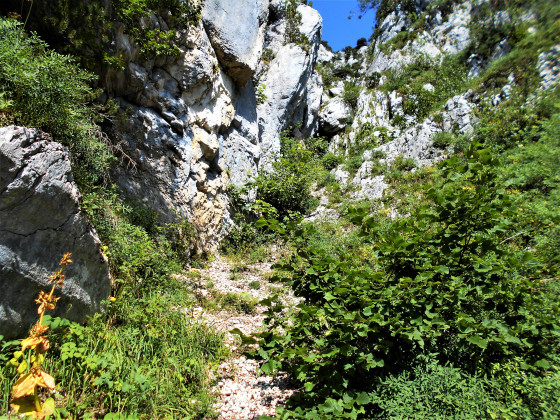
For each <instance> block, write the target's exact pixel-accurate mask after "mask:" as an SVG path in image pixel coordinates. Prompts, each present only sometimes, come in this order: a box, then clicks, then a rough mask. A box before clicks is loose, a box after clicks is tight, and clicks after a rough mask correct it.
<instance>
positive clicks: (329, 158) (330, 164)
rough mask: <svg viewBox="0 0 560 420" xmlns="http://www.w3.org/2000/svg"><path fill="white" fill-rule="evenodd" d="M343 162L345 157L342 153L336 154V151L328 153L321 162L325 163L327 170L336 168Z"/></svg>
mask: <svg viewBox="0 0 560 420" xmlns="http://www.w3.org/2000/svg"><path fill="white" fill-rule="evenodd" d="M342 162H343V158H342V156H340V155H336V154H334V153H326V154H325V155H324V156H323V157H322V158H321V163H322V164H323V167H324V168H325V169H326V170H327V171H330V170H331V169H334V168H336V167H337V166H338V165H340V164H341V163H342Z"/></svg>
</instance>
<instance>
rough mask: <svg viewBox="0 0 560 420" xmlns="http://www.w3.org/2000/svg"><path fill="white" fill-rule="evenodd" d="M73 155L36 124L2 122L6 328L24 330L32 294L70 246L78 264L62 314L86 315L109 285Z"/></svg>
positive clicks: (0, 238)
mask: <svg viewBox="0 0 560 420" xmlns="http://www.w3.org/2000/svg"><path fill="white" fill-rule="evenodd" d="M79 200H80V194H79V192H78V187H77V186H76V184H75V183H74V181H73V179H72V172H71V169H70V157H69V154H68V152H67V151H66V149H64V147H62V146H61V145H60V144H59V143H55V142H52V141H49V140H47V139H44V138H42V136H41V134H39V133H38V132H37V131H36V130H32V129H25V128H19V127H14V126H9V127H3V128H0V290H1V292H0V334H2V335H4V336H6V337H16V336H21V335H23V334H25V332H26V331H27V330H28V328H29V327H30V325H31V324H32V323H33V322H35V321H36V319H37V306H36V304H35V303H34V299H35V298H36V297H37V294H38V293H39V291H40V290H47V288H48V287H49V286H47V284H46V282H47V280H49V278H48V276H49V275H50V274H52V272H53V271H55V270H56V269H57V268H58V262H59V261H60V258H61V257H62V255H63V254H64V253H66V252H71V253H72V260H73V261H74V263H73V264H71V265H70V266H68V270H67V271H66V280H65V288H64V289H63V290H62V291H61V290H59V289H57V291H56V294H57V295H58V296H62V299H61V300H60V301H59V302H58V305H57V309H56V311H55V314H56V315H60V316H64V317H66V318H69V319H71V320H76V321H79V320H82V319H84V317H85V316H87V315H91V314H93V313H94V312H96V311H99V310H100V303H101V301H102V300H103V299H106V298H107V297H108V296H109V294H110V291H111V284H110V279H109V271H108V264H107V259H106V258H105V257H104V256H103V254H102V253H101V252H100V241H99V239H98V237H97V234H96V233H95V231H94V230H93V229H92V227H91V226H90V225H89V223H88V220H87V217H86V215H85V214H84V213H83V212H82V211H81V209H80V206H79Z"/></svg>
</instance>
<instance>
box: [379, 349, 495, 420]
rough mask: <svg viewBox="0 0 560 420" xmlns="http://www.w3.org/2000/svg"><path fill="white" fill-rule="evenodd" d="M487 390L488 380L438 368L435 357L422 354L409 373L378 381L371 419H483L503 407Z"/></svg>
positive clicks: (453, 368) (449, 369) (456, 369)
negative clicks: (376, 407)
mask: <svg viewBox="0 0 560 420" xmlns="http://www.w3.org/2000/svg"><path fill="white" fill-rule="evenodd" d="M487 389H488V381H486V380H484V379H482V378H478V377H476V376H471V375H468V374H466V373H465V372H463V371H461V369H458V368H455V367H452V366H442V365H440V364H439V363H438V362H437V355H428V356H424V355H421V356H419V357H418V358H417V359H415V360H414V364H413V366H412V368H411V369H410V370H405V371H403V372H402V373H400V374H398V375H389V376H388V377H387V378H386V379H383V380H382V381H380V384H379V385H378V388H377V392H376V393H375V397H374V398H373V401H372V402H373V403H375V404H377V405H378V407H379V410H380V413H379V414H376V415H375V416H374V417H373V418H378V419H405V418H406V419H426V418H430V419H440V420H444V419H464V420H470V419H481V418H486V417H487V415H488V412H493V411H497V408H502V407H501V405H500V406H498V404H497V403H496V402H495V401H494V397H493V395H491V394H489V393H488V390H487ZM497 406H498V407H497Z"/></svg>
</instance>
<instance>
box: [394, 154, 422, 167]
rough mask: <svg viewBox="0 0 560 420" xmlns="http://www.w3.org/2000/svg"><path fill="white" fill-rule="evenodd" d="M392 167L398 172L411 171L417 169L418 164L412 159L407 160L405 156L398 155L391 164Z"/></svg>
mask: <svg viewBox="0 0 560 420" xmlns="http://www.w3.org/2000/svg"><path fill="white" fill-rule="evenodd" d="M391 166H392V167H394V168H395V169H396V170H398V171H410V170H412V169H414V168H416V166H417V163H416V161H415V160H414V159H412V158H405V157H404V156H403V155H398V156H397V157H396V158H395V159H394V160H393V162H391Z"/></svg>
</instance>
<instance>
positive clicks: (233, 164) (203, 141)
mask: <svg viewBox="0 0 560 420" xmlns="http://www.w3.org/2000/svg"><path fill="white" fill-rule="evenodd" d="M282 10H283V6H282V4H279V2H277V1H276V2H272V4H271V3H269V1H268V0H237V1H232V0H207V1H206V2H205V6H204V9H203V19H202V22H201V24H200V25H199V26H198V27H193V28H190V29H188V30H185V29H180V28H178V33H179V35H180V42H179V49H180V55H179V56H177V57H166V58H156V59H152V60H147V61H146V60H144V59H143V58H142V57H141V56H140V55H139V51H138V48H137V47H136V46H135V45H134V44H133V43H132V42H131V40H130V39H129V37H128V36H127V35H125V34H124V33H123V31H122V28H121V30H120V31H118V33H117V36H116V41H115V48H116V55H121V56H122V57H123V58H124V59H125V61H126V69H125V71H122V72H117V71H114V70H108V71H107V72H106V74H105V75H104V77H103V84H104V86H105V88H106V91H107V93H108V94H109V95H111V96H113V97H115V98H116V100H117V102H118V103H119V105H120V106H121V115H120V116H119V117H118V118H116V119H115V121H114V126H113V130H112V136H113V137H114V138H115V140H116V141H123V140H124V142H123V144H124V145H125V146H124V148H125V151H126V153H127V154H128V155H129V156H130V157H131V158H132V160H133V161H134V164H133V165H128V166H127V165H122V166H121V167H119V168H118V170H117V172H118V174H117V175H118V182H119V184H120V185H121V186H122V187H123V190H124V191H126V193H127V194H129V195H130V196H131V197H132V198H135V199H138V200H140V201H142V202H144V203H145V204H147V205H148V206H150V207H152V208H153V209H154V210H156V211H157V212H158V213H159V214H160V215H161V216H162V219H163V220H173V219H175V218H177V217H183V218H187V219H188V220H190V221H191V222H192V223H193V225H194V227H195V228H196V230H197V231H198V233H199V245H200V248H201V249H202V250H206V251H209V250H213V249H215V248H216V247H217V245H218V242H219V240H220V239H221V238H222V237H223V236H224V235H225V234H226V233H227V231H228V229H229V227H230V225H231V220H230V217H229V213H228V198H227V195H226V187H227V186H228V184H235V185H242V184H244V183H246V182H247V181H249V180H250V179H252V178H253V177H254V176H256V175H257V174H258V172H259V169H260V168H262V167H265V166H266V165H267V163H269V162H270V159H271V157H272V156H273V154H274V153H275V152H277V151H278V150H279V148H280V142H279V136H280V133H281V131H282V130H284V129H286V128H288V127H290V126H294V125H295V124H296V123H297V122H301V123H300V125H299V127H300V128H299V130H300V131H301V134H302V135H308V134H312V133H313V132H314V131H315V127H316V125H317V115H318V109H319V107H320V98H321V94H322V88H321V84H320V81H319V78H318V76H317V74H316V73H314V70H313V69H314V65H315V60H316V57H317V51H318V46H319V42H320V34H321V17H320V16H319V14H318V13H317V12H316V11H315V10H313V9H312V8H310V7H307V6H303V5H302V6H299V8H298V11H299V12H300V13H301V15H302V25H301V31H302V33H305V34H306V36H307V37H308V39H309V40H310V45H309V48H307V51H306V50H305V49H303V48H302V47H300V46H297V45H294V44H289V43H286V42H285V37H284V31H285V27H286V24H285V18H284V13H283V11H282ZM152 24H153V25H154V26H156V27H160V28H167V22H166V20H165V17H163V16H154V17H153V22H152ZM264 49H268V50H271V51H272V52H273V55H274V58H273V59H272V60H271V61H270V62H268V63H267V64H266V65H265V64H264V63H263V60H262V59H261V56H262V52H263V50H264ZM257 79H258V84H259V85H261V86H265V88H264V92H263V93H264V95H265V97H266V99H265V100H264V101H261V102H259V103H258V104H257V98H256V94H255V91H256V89H255V86H254V85H253V81H257Z"/></svg>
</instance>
